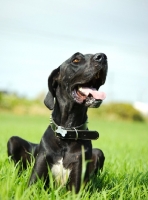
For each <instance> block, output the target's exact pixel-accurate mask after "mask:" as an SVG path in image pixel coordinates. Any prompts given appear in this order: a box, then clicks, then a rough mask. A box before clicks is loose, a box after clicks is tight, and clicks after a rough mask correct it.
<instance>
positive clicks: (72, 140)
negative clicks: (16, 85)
mask: <svg viewBox="0 0 148 200" xmlns="http://www.w3.org/2000/svg"><path fill="white" fill-rule="evenodd" d="M107 68H108V66H107V57H106V55H105V54H103V53H100V54H98V53H97V54H95V55H92V54H86V55H83V54H81V53H76V54H74V55H73V56H72V57H71V58H69V59H68V60H66V61H65V62H64V63H63V64H62V65H61V66H60V67H58V68H57V69H55V70H54V71H53V72H52V73H51V75H50V76H49V79H48V87H49V92H48V94H47V96H46V98H45V101H44V103H45V105H46V106H47V107H48V108H49V109H50V110H53V112H52V116H51V123H50V125H49V127H48V128H47V130H46V131H45V133H44V135H43V137H42V139H41V142H40V144H33V143H30V142H28V141H26V140H23V139H22V138H19V137H17V136H13V137H11V138H10V139H9V141H8V156H11V158H12V159H13V160H14V162H15V163H17V162H18V161H21V162H22V166H23V168H26V167H27V162H31V154H32V155H33V156H34V157H35V165H34V168H33V171H32V175H31V178H30V181H29V185H30V184H32V183H34V182H36V181H37V179H38V178H43V179H44V180H45V182H46V184H49V175H48V169H50V170H51V172H52V174H53V176H55V179H57V180H58V181H60V182H61V183H65V182H67V186H68V189H70V190H72V188H73V187H74V189H75V192H76V193H77V192H78V191H79V189H80V186H81V174H82V157H85V160H86V161H88V162H87V165H86V171H85V174H84V182H87V181H88V180H89V175H90V174H92V173H97V171H98V169H99V170H100V169H102V168H103V164H104V159H105V157H104V154H103V152H102V151H101V150H100V149H92V144H91V140H93V139H97V138H98V137H99V135H98V132H96V131H89V130H88V128H87V109H88V107H99V106H100V104H101V102H102V100H103V99H104V98H105V94H104V93H103V92H99V91H97V90H98V89H99V87H100V86H101V85H103V84H104V83H105V80H106V75H107ZM82 147H83V150H84V151H83V152H84V153H82ZM83 154H84V155H83ZM66 177H68V181H67V179H66Z"/></svg>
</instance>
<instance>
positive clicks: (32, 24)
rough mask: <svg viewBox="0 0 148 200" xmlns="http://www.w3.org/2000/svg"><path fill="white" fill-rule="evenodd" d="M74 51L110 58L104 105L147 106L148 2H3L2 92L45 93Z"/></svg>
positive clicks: (0, 27) (0, 39) (0, 25)
mask: <svg viewBox="0 0 148 200" xmlns="http://www.w3.org/2000/svg"><path fill="white" fill-rule="evenodd" d="M76 52H81V53H82V54H87V53H92V54H95V53H100V52H103V53H105V54H106V55H107V57H108V67H109V70H108V75H107V79H106V83H105V85H104V86H102V87H101V88H100V90H101V91H104V92H105V93H106V95H107V97H106V100H105V101H106V102H111V101H120V102H123V101H124V102H131V103H134V102H137V101H138V102H144V103H148V89H147V88H148V1H147V0H130V1H129V0H124V1H119V0H81V1H76V0H42V1H41V0H32V1H30V0H25V1H24V0H22V1H19V0H13V1H11V0H1V6H0V90H5V91H9V92H15V93H17V94H18V95H20V96H25V97H27V98H35V97H37V96H38V95H39V94H40V93H41V92H45V93H46V92H47V91H48V87H47V79H48V76H49V74H50V73H51V71H52V70H53V69H55V68H57V67H58V66H59V65H60V64H62V63H63V62H64V61H65V60H66V59H68V58H69V57H71V55H73V54H74V53H76Z"/></svg>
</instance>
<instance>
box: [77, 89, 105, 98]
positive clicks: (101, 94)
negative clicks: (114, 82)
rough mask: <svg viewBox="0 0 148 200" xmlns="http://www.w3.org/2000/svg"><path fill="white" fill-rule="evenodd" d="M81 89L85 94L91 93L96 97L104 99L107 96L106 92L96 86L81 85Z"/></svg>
mask: <svg viewBox="0 0 148 200" xmlns="http://www.w3.org/2000/svg"><path fill="white" fill-rule="evenodd" d="M80 91H81V92H83V94H85V95H86V96H88V95H89V94H91V95H92V96H93V97H94V98H95V99H101V100H104V99H105V97H106V94H105V93H104V92H100V91H97V90H96V89H94V88H86V87H81V89H80Z"/></svg>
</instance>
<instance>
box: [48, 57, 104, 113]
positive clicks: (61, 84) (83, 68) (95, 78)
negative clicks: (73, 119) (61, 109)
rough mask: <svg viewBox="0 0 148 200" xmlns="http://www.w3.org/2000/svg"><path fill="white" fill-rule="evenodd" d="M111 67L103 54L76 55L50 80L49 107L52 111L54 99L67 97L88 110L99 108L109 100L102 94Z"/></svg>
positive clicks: (53, 72) (55, 71)
mask: <svg viewBox="0 0 148 200" xmlns="http://www.w3.org/2000/svg"><path fill="white" fill-rule="evenodd" d="M107 70H108V65H107V57H106V55H105V54H103V53H97V54H94V55H92V54H86V55H83V54H81V53H75V54H74V55H73V56H72V57H71V58H69V59H68V60H66V61H65V62H64V63H63V64H62V65H60V66H59V67H58V68H57V69H55V70H53V71H52V73H51V75H50V76H49V78H48V88H49V92H48V94H47V96H46V98H45V100H44V103H45V105H46V106H47V107H48V108H49V109H50V110H52V109H53V107H54V98H55V97H56V96H57V91H58V96H59V95H61V98H62V96H63V95H64V96H65V99H67V98H68V99H70V100H71V101H73V102H75V103H77V104H83V105H85V106H87V107H99V106H100V104H101V102H102V100H104V98H105V93H103V92H100V91H98V90H99V88H100V86H101V85H103V84H104V83H105V80H106V75H107Z"/></svg>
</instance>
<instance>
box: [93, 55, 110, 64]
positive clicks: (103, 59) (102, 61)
mask: <svg viewBox="0 0 148 200" xmlns="http://www.w3.org/2000/svg"><path fill="white" fill-rule="evenodd" d="M93 59H94V60H95V61H97V62H99V63H100V64H105V63H106V62H107V56H106V55H105V54H104V53H97V54H95V55H94V58H93Z"/></svg>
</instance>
